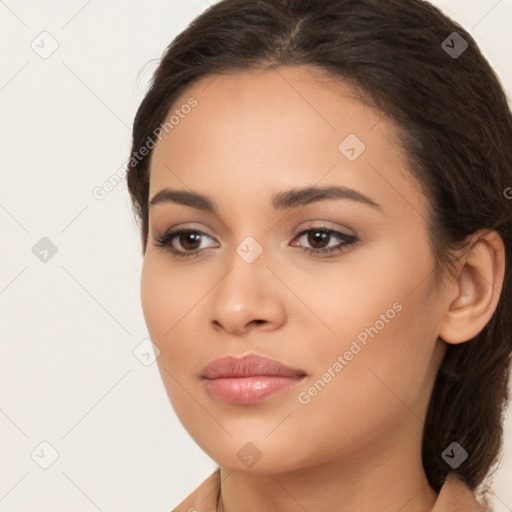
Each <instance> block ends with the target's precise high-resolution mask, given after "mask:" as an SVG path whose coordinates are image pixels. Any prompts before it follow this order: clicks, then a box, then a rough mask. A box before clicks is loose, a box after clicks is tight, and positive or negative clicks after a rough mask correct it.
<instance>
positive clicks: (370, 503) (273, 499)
mask: <svg viewBox="0 0 512 512" xmlns="http://www.w3.org/2000/svg"><path fill="white" fill-rule="evenodd" d="M402 434H403V433H402ZM402 434H400V433H397V436H396V438H395V439H392V440H389V441H390V442H389V443H388V444H387V446H383V445H382V443H381V444H380V445H373V446H369V447H368V449H367V450H365V451H364V453H362V452H359V453H357V454H354V455H353V456H349V455H347V456H339V457H337V458H335V459H333V460H331V461H328V462H326V463H324V464H321V465H316V466H309V467H304V468H300V469H292V470H290V471H286V472H279V473H273V472H272V471H271V470H269V471H267V470H264V471H263V472H259V473H253V472H248V471H241V470H236V469H235V470H230V469H228V468H224V467H222V466H221V469H220V476H221V492H220V500H219V506H218V511H219V512H236V511H239V510H244V512H259V511H261V510H273V511H275V512H290V511H295V510H297V511H302V510H331V511H332V512H349V511H350V512H353V511H354V510H357V511H358V512H374V511H375V510H379V512H396V511H397V510H400V512H431V510H432V508H433V506H434V504H435V501H436V499H437V496H438V495H437V493H436V492H435V491H434V490H433V489H432V488H431V487H430V485H429V483H428V480H427V477H426V475H425V472H424V469H423V465H422V462H421V449H420V448H418V449H414V447H421V443H420V442H418V440H417V439H416V438H414V436H413V437H412V438H411V437H409V439H411V442H410V443H408V444H406V443H404V437H402ZM411 453H414V455H413V456H412V455H411ZM372 454H373V455H372ZM260 471H261V470H260Z"/></svg>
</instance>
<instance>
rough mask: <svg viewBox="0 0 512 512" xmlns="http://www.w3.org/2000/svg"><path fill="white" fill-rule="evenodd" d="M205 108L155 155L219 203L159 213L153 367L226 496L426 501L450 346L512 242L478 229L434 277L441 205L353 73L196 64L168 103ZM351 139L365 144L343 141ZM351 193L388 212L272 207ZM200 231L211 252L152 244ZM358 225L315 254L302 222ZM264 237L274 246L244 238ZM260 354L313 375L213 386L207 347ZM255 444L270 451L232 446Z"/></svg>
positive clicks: (159, 185)
mask: <svg viewBox="0 0 512 512" xmlns="http://www.w3.org/2000/svg"><path fill="white" fill-rule="evenodd" d="M191 96H192V97H194V98H195V99H196V100H197V102H198V104H197V106H196V107H195V108H194V109H193V110H192V112H191V113H190V114H188V115H187V116H185V117H184V119H182V120H180V122H179V124H178V125H177V126H175V127H174V129H173V130H172V131H169V133H168V134H165V135H164V136H163V137H162V139H161V140H160V141H159V142H158V144H157V146H156V147H155V149H154V152H153V155H152V160H151V166H150V194H149V197H150V199H151V198H153V197H154V195H155V194H156V193H157V192H158V191H160V190H161V189H163V188H166V187H169V188H172V189H177V190H186V191H194V192H197V193H201V194H204V195H207V196H208V197H209V198H210V199H211V200H212V201H215V203H216V204H217V205H218V212H217V213H216V214H213V213H208V212H204V211H199V210H197V209H194V208H192V207H190V206H185V205H180V204H175V203H172V202H165V203H159V204H156V205H154V206H152V207H151V208H150V214H149V240H148V245H147V250H146V254H145V258H144V263H143V269H142V278H141V299H142V307H143V312H144V316H145V319H146V323H147V327H148V331H149V334H150V336H151V339H152V340H153V342H154V344H155V345H156V346H158V348H159V349H160V351H161V353H160V356H159V357H158V359H157V363H158V366H159V370H160V372H161V376H162V379H163V382H164V385H165V388H166V391H167V393H168V396H169V399H170V401H171V403H172V406H173V407H174V409H175V411H176V414H177V415H178V417H179V419H180V421H181V422H182V424H183V425H184V427H185V428H186V429H187V431H188V432H189V433H190V435H191V436H192V437H193V438H194V440H195V441H196V442H197V443H198V444H199V446H200V447H201V448H202V449H203V450H204V451H205V452H206V453H208V454H209V455H210V456H211V457H212V458H213V459H214V460H215V461H217V462H218V463H219V465H220V466H221V479H222V484H221V496H222V500H221V507H220V510H225V511H228V512H235V511H238V510H244V511H245V512H256V511H261V510H273V511H277V512H281V511H282V512H284V511H287V512H291V511H303V510H333V511H338V512H341V511H354V510H357V511H359V512H366V511H368V512H369V511H372V512H374V511H375V510H379V511H381V512H388V511H389V512H391V511H393V512H396V511H398V510H400V511H401V512H409V511H410V512H412V511H415V512H423V511H429V510H431V509H432V507H433V505H434V502H435V500H436V498H437V494H436V493H435V491H434V490H433V489H432V488H431V487H430V486H429V485H428V481H427V478H426V475H425V472H424V469H423V466H422V462H421V439H422V430H423V422H424V418H425V414H426V409H427V405H428V401H429V397H430V395H431V392H432V387H433V384H434V381H435V376H436V374H437V371H438V368H439V365H440V363H441V361H442V358H443V356H444V354H445V350H446V343H462V342H465V341H467V340H469V339H470V338H471V337H473V336H475V335H476V334H477V333H478V332H480V330H481V329H482V328H483V327H484V326H485V324H486V323H487V321H488V320H489V318H490V317H491V315H492V313H493V312H494V310H495V308H496V305H497V301H498V298H499V293H500V291H501V283H502V280H503V272H504V257H503V243H502V240H501V238H500V237H499V235H497V233H495V232H489V233H483V232H482V233H477V234H476V235H475V238H474V242H473V245H472V246H471V247H470V249H469V250H468V251H466V252H464V253H463V254H461V255H460V259H459V261H458V264H457V272H456V274H455V275H454V276H453V277H452V278H449V279H447V280H446V282H445V283H444V286H443V287H442V289H436V287H435V284H434V274H433V258H432V254H431V252H430V250H429V246H428V241H427V231H426V219H427V216H428V211H429V201H428V199H427V198H426V197H425V196H424V195H423V194H422V193H421V191H420V189H419V187H418V184H417V183H416V182H415V180H414V179H413V177H412V175H411V174H410V173H409V170H408V164H407V160H406V156H405V153H404V150H403V149H402V148H401V146H400V144H399V142H398V139H397V131H396V126H395V125H394V124H393V123H392V122H391V121H390V120H389V119H388V118H386V117H385V116H383V114H382V113H380V112H378V111H375V110H374V109H372V108H370V107H369V106H367V105H364V104H363V103H361V102H360V101H359V100H357V98H356V97H355V95H354V91H353V90H352V89H351V88H350V87H349V85H347V84H343V83H334V82H332V81H329V80H327V78H326V77H325V76H323V75H322V74H321V73H320V71H319V70H315V69H314V68H309V67H306V66H301V67H281V68H278V69H277V70H271V71H257V72H255V71H252V72H247V73H236V74H230V75H216V76H213V77H212V76H209V77H207V78H204V79H202V80H200V81H198V82H196V83H194V84H193V85H192V86H190V87H189V88H188V89H187V90H186V91H185V92H184V93H183V94H182V96H181V98H180V99H179V101H176V103H175V105H174V107H173V109H174V108H178V107H179V105H182V104H184V103H185V102H186V101H187V99H188V98H190V97H191ZM349 134H356V135H357V137H358V138H359V139H360V140H361V141H363V142H364V144H365V145H366V149H365V151H364V152H362V153H361V154H360V156H359V157H358V158H357V159H356V160H355V161H349V160H348V159H347V158H346V157H345V156H344V155H343V154H342V153H341V152H340V150H339V149H338V146H339V144H340V143H341V142H342V141H343V140H344V139H345V138H346V137H347V135H349ZM310 185H316V186H329V185H339V186H346V187H350V188H353V189H355V190H357V191H359V192H361V193H363V194H365V195H366V196H368V197H370V198H371V199H372V200H373V201H374V202H376V203H378V204H379V205H380V206H381V208H380V209H379V208H372V207H371V206H368V205H366V204H363V203H359V202H356V201H353V200H350V199H334V200H323V201H318V202H314V203H312V204H309V205H306V206H302V207H299V208H294V209H291V210H280V211H274V210H273V209H272V207H271V196H272V194H274V193H276V192H279V191H283V190H288V189H291V188H294V187H303V186H310ZM174 227H180V228H181V229H192V228H193V229H197V230H199V231H201V232H203V233H205V235H203V238H202V239H201V240H202V242H201V243H199V242H198V243H197V244H196V245H190V244H189V245H184V244H183V242H185V243H186V241H187V239H185V240H183V238H182V239H181V242H182V244H181V245H180V239H179V237H176V238H175V239H174V242H173V247H174V248H175V249H176V250H177V251H181V252H187V251H189V252H194V251H196V252H199V253H200V254H199V256H198V257H191V258H179V257H173V255H172V254H171V253H170V252H169V251H166V250H165V248H162V247H158V246H156V245H155V239H156V238H157V237H159V236H162V235H163V234H164V233H165V231H166V230H169V229H170V228H174ZM315 227H316V228H322V227H323V228H331V229H334V230H336V231H339V232H341V233H345V234H352V235H354V234H355V235H356V236H357V238H358V239H359V242H357V243H356V244H355V245H353V246H351V247H348V248H346V251H345V252H341V253H334V254H333V255H331V257H320V256H315V255H314V254H307V253H306V252H305V251H304V248H310V249H315V248H316V249H319V250H321V249H324V250H325V247H327V248H331V247H335V246H339V245H340V243H341V242H342V241H341V240H340V239H338V238H336V237H331V238H330V239H327V240H326V241H325V242H319V241H318V240H317V241H316V243H315V239H312V238H311V237H309V238H308V236H307V234H306V235H302V236H300V237H297V236H296V234H297V233H299V232H300V231H302V230H304V229H308V228H310V229H311V228H315ZM247 236H251V237H253V238H254V239H255V240H256V241H257V242H258V244H259V245H260V246H261V248H262V249H263V252H262V253H261V254H260V255H259V256H258V257H257V258H256V259H255V261H253V262H252V263H247V262H246V261H245V260H244V259H243V258H242V257H240V256H239V255H238V254H237V252H236V249H237V247H238V246H239V244H241V242H242V241H243V240H244V239H245V238H246V237H247ZM394 303H399V304H400V305H401V310H400V312H397V313H396V314H395V315H394V318H393V319H391V320H389V321H388V322H386V323H385V325H384V327H383V328H382V329H380V330H379V332H378V334H377V335H375V336H374V337H373V338H371V337H369V338H368V342H367V345H366V346H365V345H362V344H361V343H359V345H361V347H362V349H361V350H360V352H358V353H357V355H355V356H354V357H353V359H352V360H350V361H348V362H347V364H346V366H344V367H343V369H342V371H340V372H338V373H337V374H336V376H335V377H334V378H332V379H331V381H330V382H329V383H328V384H327V385H326V386H325V387H324V388H323V389H322V390H321V391H320V392H318V393H317V395H316V396H314V397H312V398H311V400H310V401H309V403H307V404H303V403H300V402H299V400H298V394H299V393H300V392H301V391H302V392H304V391H306V392H307V390H308V389H310V387H311V386H312V385H313V383H314V382H316V381H317V380H318V379H320V378H322V375H323V374H325V372H326V371H327V370H328V368H329V367H332V366H333V363H334V362H335V361H336V360H337V357H338V355H343V354H344V353H345V352H346V351H347V350H349V349H350V346H351V343H352V342H353V341H354V340H355V339H357V336H358V334H360V333H361V332H362V331H364V329H365V328H367V327H370V326H374V325H375V324H376V321H377V320H379V319H380V318H381V316H380V315H381V314H385V313H386V311H387V310H389V309H390V308H391V309H392V305H393V304H394ZM247 353H254V354H258V355H262V356H265V357H269V358H272V359H277V360H278V361H281V362H282V363H284V364H286V365H289V366H291V367H293V368H299V369H302V370H304V371H305V372H306V373H307V378H306V379H305V381H304V382H303V383H302V384H300V385H299V386H298V387H295V388H294V389H291V390H287V391H285V392H283V393H280V394H278V395H274V396H273V397H272V398H269V399H267V400H264V401H262V402H259V403H257V404H254V405H233V404H229V403H226V402H222V401H219V400H217V399H215V398H213V397H212V396H210V395H209V393H208V392H207V390H206V388H205V382H204V380H202V379H201V377H200V373H201V370H202V369H203V367H204V366H205V365H206V364H207V363H209V362H210V361H211V360H213V359H215V358H217V357H220V356H224V355H228V354H230V355H234V356H241V355H245V354H247ZM248 442H251V443H252V444H253V445H254V446H255V447H256V448H257V450H258V451H259V452H260V453H261V458H260V459H259V460H257V462H256V463H255V464H254V465H253V466H252V467H248V466H247V465H246V464H244V463H243V462H242V461H241V460H240V459H239V458H238V457H237V452H238V451H239V450H240V449H241V448H242V447H243V446H244V445H246V443H248Z"/></svg>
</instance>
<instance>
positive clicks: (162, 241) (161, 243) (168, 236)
mask: <svg viewBox="0 0 512 512" xmlns="http://www.w3.org/2000/svg"><path fill="white" fill-rule="evenodd" d="M310 232H314V233H317V232H321V233H327V234H328V235H331V236H334V237H336V238H339V239H341V240H342V241H343V242H344V243H342V244H341V245H338V246H336V247H331V248H330V249H309V248H307V247H306V248H304V249H303V250H304V252H306V253H307V254H314V255H316V256H318V257H320V258H325V257H333V256H331V255H334V253H337V254H340V253H343V252H345V251H346V250H348V249H349V248H350V247H352V246H353V245H354V244H356V243H357V242H359V239H358V238H357V237H355V236H351V235H346V234H344V233H341V232H339V231H336V230H334V229H327V228H309V229H305V230H303V231H300V232H299V233H297V234H296V235H295V238H294V240H295V239H297V238H301V237H302V236H303V235H305V234H307V233H310ZM192 233H193V234H199V235H206V233H203V232H202V231H198V230H196V229H177V230H174V231H173V230H170V231H167V232H166V233H164V234H163V235H162V236H161V237H157V238H155V242H156V243H155V244H154V245H156V246H157V247H162V248H163V249H164V250H165V251H168V252H170V253H171V255H172V256H173V257H177V258H193V257H197V256H199V254H200V252H201V251H202V250H203V249H196V250H195V251H188V252H184V253H183V252H179V251H176V250H175V249H172V245H171V242H172V241H173V239H174V238H175V237H176V236H178V235H181V234H192ZM206 236H208V235H206ZM209 238H211V237H209ZM326 255H328V256H326Z"/></svg>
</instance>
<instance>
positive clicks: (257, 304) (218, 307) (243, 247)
mask: <svg viewBox="0 0 512 512" xmlns="http://www.w3.org/2000/svg"><path fill="white" fill-rule="evenodd" d="M235 236H236V235H235ZM257 236H258V237H260V238H261V235H257ZM266 256H267V253H266V250H265V249H264V247H263V241H261V243H260V241H258V240H256V236H253V235H247V236H244V237H243V238H242V240H241V241H240V242H239V243H238V244H237V245H236V246H234V247H233V252H232V253H231V254H230V255H229V256H228V257H227V258H226V262H225V263H226V264H225V267H224V269H225V272H224V273H223V277H222V278H221V279H220V282H219V283H218V284H217V286H216V287H215V291H214V293H213V295H212V303H211V305H212V311H211V320H212V321H213V322H214V323H215V324H220V325H222V326H223V327H224V328H225V329H226V330H228V331H231V332H235V331H242V330H243V329H244V328H245V327H246V326H247V325H248V324H249V323H250V322H254V321H257V322H254V323H258V324H259V323H262V322H263V323H266V324H276V323H279V319H280V318H282V317H283V318H284V315H283V304H282V301H281V300H279V298H278V297H277V295H278V294H279V292H278V290H276V289H275V288H274V287H272V286H269V279H272V273H271V272H269V270H268V268H267V262H268V259H267V257H266Z"/></svg>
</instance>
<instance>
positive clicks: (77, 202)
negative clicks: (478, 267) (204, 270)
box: [0, 0, 512, 512]
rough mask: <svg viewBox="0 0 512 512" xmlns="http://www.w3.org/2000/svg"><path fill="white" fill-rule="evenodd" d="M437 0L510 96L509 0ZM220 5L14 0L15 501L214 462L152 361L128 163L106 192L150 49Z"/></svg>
mask: <svg viewBox="0 0 512 512" xmlns="http://www.w3.org/2000/svg"><path fill="white" fill-rule="evenodd" d="M433 3H434V4H435V5H438V6H440V7H441V8H442V9H443V10H444V11H445V12H446V13H447V14H448V15H450V16H452V17H453V18H454V19H455V20H456V21H458V22H459V23H461V24H462V25H463V26H464V27H465V28H466V29H468V30H469V31H470V32H471V33H472V34H473V36H474V37H475V39H476V40H477V42H478V43H479V45H480V47H481V49H482V51H483V52H484V54H485V55H486V56H487V58H488V59H489V60H490V62H491V64H492V65H493V66H494V67H495V69H496V70H497V72H498V74H499V76H500V77H501V79H502V82H503V84H504V86H505V88H506V90H507V92H508V94H509V96H510V93H511V91H512V61H511V58H510V49H511V48H512V34H511V31H510V26H511V22H512V0H500V1H498V0H436V1H434V2H433ZM207 7H208V3H207V2H206V0H166V1H164V0H150V1H147V2H142V1H138V2H133V1H132V2H122V1H120V0H109V1H103V2H100V1H98V0H96V1H94V0H89V1H87V0H68V1H64V0H53V1H52V0H49V1H46V2H36V1H34V0H30V1H24V2H22V1H16V0H6V1H5V2H0V48H1V50H0V51H1V54H2V55H1V63H2V65H1V66H0V120H1V122H0V145H1V146H0V147H1V155H2V158H1V166H0V169H1V170H0V228H1V242H0V261H1V262H2V264H1V265H0V329H1V331H0V332H1V337H0V340H1V344H2V345H1V357H0V440H1V441H0V443H1V447H0V450H1V455H0V457H1V462H2V463H1V464H0V510H9V511H10V512H21V511H29V510H30V511H32V510H38V511H53V512H58V511H69V510H73V511H75V512H82V511H83V512H89V511H94V510H100V511H107V510H109V511H116V510H123V511H126V512H129V511H142V510H144V511H149V510H154V511H168V510H170V509H171V508H172V507H173V506H175V505H176V504H177V503H178V502H179V501H181V500H182V499H183V498H184V497H185V496H186V495H187V494H188V493H189V492H191V491H192V490H193V489H194V488H195V487H197V485H199V483H200V482H201V481H202V480H203V479H204V478H205V477H206V476H207V475H209V474H210V473H211V471H212V470H213V469H214V467H215V463H214V462H213V461H212V460H211V459H210V458H209V457H208V456H207V455H206V454H205V453H203V452H202V451H201V450H200V449H199V448H198V447H197V446H196V445H195V443H194V442H193V440H192V439H191V438H190V437H189V436H188V434H187V433H186V431H185V430H184V429H183V427H182V426H181V424H180V423H179V421H178V420H177V418H176V416H175V415H174V413H173V411H172V409H171V407H170V404H169V402H168V399H167V396H166V394H165V391H164V388H163V385H162V383H161V380H160V376H159V374H158V371H157V368H156V365H155V364H151V365H147V366H146V365H145V364H144V362H147V361H146V358H147V356H144V355H143V354H144V353H146V349H147V347H146V346H145V344H144V343H145V342H144V341H143V340H144V339H145V338H147V331H146V328H145V324H144V318H143V315H142V310H141V307H140V296H139V278H140V267H141V263H142V258H141V255H140V246H139V234H138V232H137V229H136V225H135V223H134V220H133V217H132V213H131V210H130V203H129V196H128V192H127V189H126V185H125V183H124V180H121V183H120V184H119V185H117V186H116V187H114V188H113V189H112V190H110V191H108V192H106V193H104V194H103V195H102V196H100V194H99V193H98V187H101V186H102V185H103V184H104V183H105V182H106V181H107V180H109V178H111V177H112V176H113V175H116V173H119V174H121V172H120V171H119V169H121V168H122V166H123V164H124V163H125V161H126V159H127V157H128V153H129V149H130V148H129V143H130V133H131V132H130V129H131V122H132V120H133V116H134V114H135V111H136V109H137V106H138V104H139V102H140V101H141V99H142V97H143V94H144V90H145V86H146V84H147V80H148V78H149V76H150V73H151V72H152V70H153V69H154V66H155V63H156V61H152V59H157V58H159V56H160V55H161V52H162V51H163V50H164V48H165V47H166V46H167V44H168V43H169V42H170V41H171V40H172V39H173V38H174V36H175V35H177V34H178V32H179V31H181V30H182V29H184V28H185V26H186V25H187V24H188V23H189V22H190V21H191V20H192V19H193V18H194V17H195V16H196V15H198V14H199V13H200V12H202V11H203V10H204V9H205V8H207ZM43 32H47V34H42V33H43ZM41 34H42V35H41ZM52 50H54V51H53V53H51V52H52ZM50 53H51V55H50ZM511 186H512V183H511ZM104 190H105V189H104ZM95 191H96V192H95ZM43 237H46V238H47V239H49V241H51V242H49V241H48V240H43V241H40V240H41V239H42V238H43ZM38 243H39V244H42V245H40V246H39V245H38V246H36V248H37V250H34V251H33V247H34V246H35V245H36V244H38ZM52 248H53V251H55V250H57V252H56V253H55V254H54V255H53V254H52ZM45 250H46V251H48V252H47V253H45V252H44V251H45ZM34 252H36V254H39V256H38V257H36V254H34ZM45 257H46V259H47V261H46V262H43V261H41V260H40V258H45ZM141 343H142V345H140V344H141ZM134 351H135V353H134ZM137 355H138V357H137ZM141 360H142V362H141ZM509 412H510V408H509ZM506 429H507V430H506V438H505V451H504V455H503V460H502V463H501V465H500V468H499V469H498V471H497V472H496V475H495V479H494V480H495V493H496V496H495V498H494V505H495V510H496V512H505V511H510V510H512V488H511V487H510V485H507V483H508V484H510V482H512V423H511V418H510V414H509V415H508V420H507V424H506ZM41 443H45V444H41ZM55 457H56V459H55V460H53V459H54V458H55ZM44 466H48V467H47V468H46V469H44Z"/></svg>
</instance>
